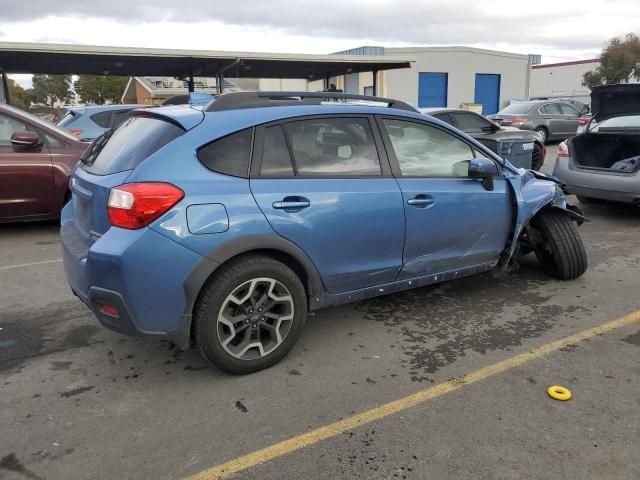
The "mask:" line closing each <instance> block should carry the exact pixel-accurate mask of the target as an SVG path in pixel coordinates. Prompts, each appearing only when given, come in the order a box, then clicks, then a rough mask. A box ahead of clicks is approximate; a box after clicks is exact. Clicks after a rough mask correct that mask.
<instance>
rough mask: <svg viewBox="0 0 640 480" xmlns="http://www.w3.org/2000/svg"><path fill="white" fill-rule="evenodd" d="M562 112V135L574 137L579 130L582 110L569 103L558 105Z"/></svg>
mask: <svg viewBox="0 0 640 480" xmlns="http://www.w3.org/2000/svg"><path fill="white" fill-rule="evenodd" d="M558 107H559V108H560V112H562V135H563V136H571V137H572V136H574V135H575V133H576V130H577V129H578V125H579V120H580V110H578V109H577V108H576V107H574V106H573V105H571V104H569V103H558Z"/></svg>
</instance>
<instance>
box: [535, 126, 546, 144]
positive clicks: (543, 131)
mask: <svg viewBox="0 0 640 480" xmlns="http://www.w3.org/2000/svg"><path fill="white" fill-rule="evenodd" d="M535 132H536V133H537V134H538V135H540V136H541V137H542V144H543V145H544V144H545V143H547V139H548V138H549V133H548V132H547V129H546V128H544V127H538V128H536V129H535Z"/></svg>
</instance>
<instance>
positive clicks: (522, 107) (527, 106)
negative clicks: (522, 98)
mask: <svg viewBox="0 0 640 480" xmlns="http://www.w3.org/2000/svg"><path fill="white" fill-rule="evenodd" d="M533 106H534V104H533V103H529V102H522V103H512V104H511V105H509V106H508V107H505V108H503V109H502V110H500V111H499V112H498V115H501V114H503V113H505V114H507V115H509V114H516V115H521V114H523V113H527V112H528V111H529V110H531V107H533Z"/></svg>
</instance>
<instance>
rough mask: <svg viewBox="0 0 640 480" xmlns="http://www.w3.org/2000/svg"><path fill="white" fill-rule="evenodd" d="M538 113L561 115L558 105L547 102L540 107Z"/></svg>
mask: <svg viewBox="0 0 640 480" xmlns="http://www.w3.org/2000/svg"><path fill="white" fill-rule="evenodd" d="M540 113H541V114H543V115H561V114H562V112H561V111H560V107H558V104H557V103H547V104H546V105H543V106H541V107H540Z"/></svg>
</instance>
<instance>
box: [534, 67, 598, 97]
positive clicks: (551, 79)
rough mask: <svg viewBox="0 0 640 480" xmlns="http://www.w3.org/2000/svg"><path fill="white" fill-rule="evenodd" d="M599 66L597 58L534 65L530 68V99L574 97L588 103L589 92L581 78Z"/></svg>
mask: <svg viewBox="0 0 640 480" xmlns="http://www.w3.org/2000/svg"><path fill="white" fill-rule="evenodd" d="M599 65H600V61H599V60H598V59H597V58H595V59H591V60H577V61H574V62H562V63H549V64H546V65H534V66H533V67H532V68H531V92H530V94H531V98H537V97H549V98H553V97H576V99H577V100H581V99H582V100H586V101H588V100H589V97H590V95H591V90H589V88H588V87H584V86H582V76H583V75H584V74H585V73H586V72H589V71H591V70H595V69H596V68H598V66H599Z"/></svg>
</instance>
